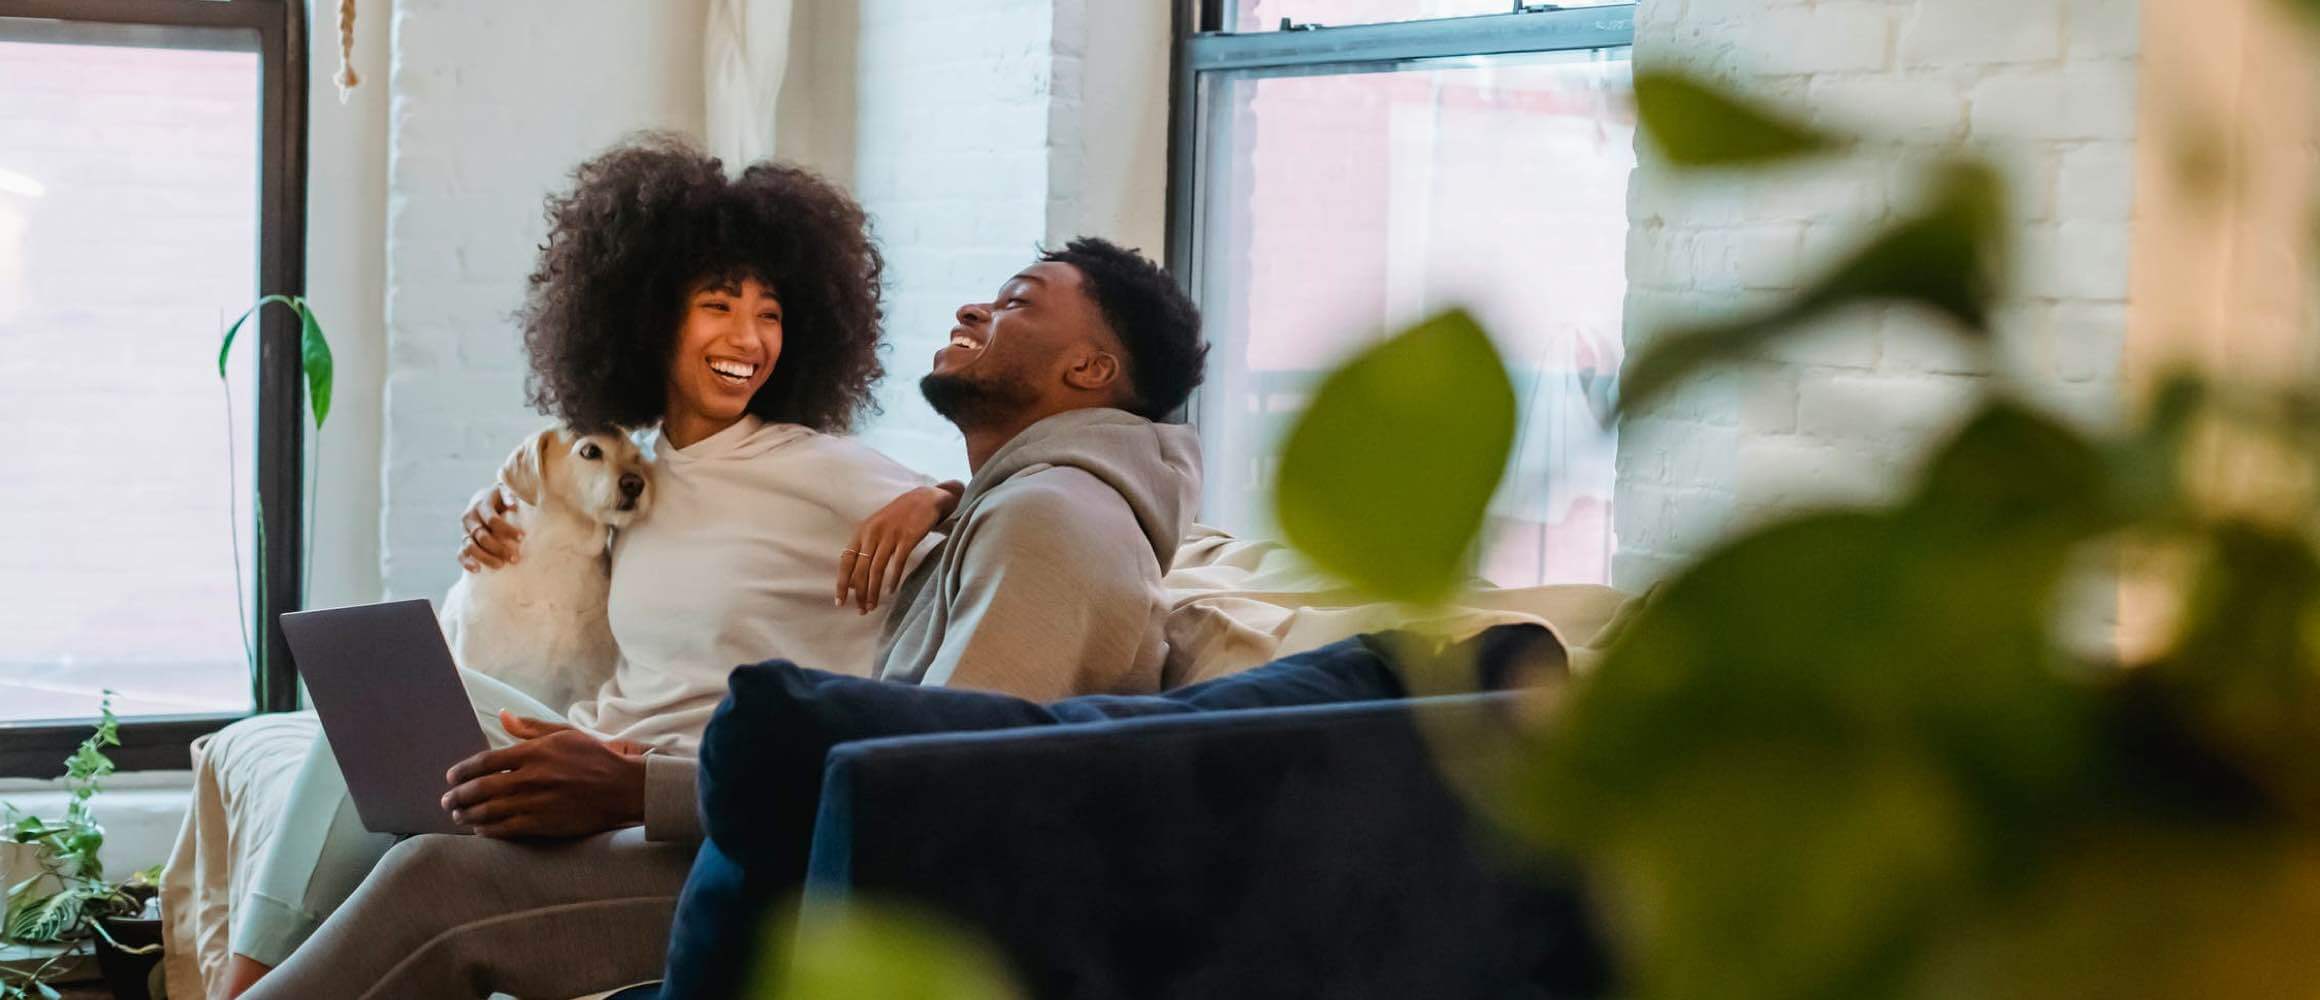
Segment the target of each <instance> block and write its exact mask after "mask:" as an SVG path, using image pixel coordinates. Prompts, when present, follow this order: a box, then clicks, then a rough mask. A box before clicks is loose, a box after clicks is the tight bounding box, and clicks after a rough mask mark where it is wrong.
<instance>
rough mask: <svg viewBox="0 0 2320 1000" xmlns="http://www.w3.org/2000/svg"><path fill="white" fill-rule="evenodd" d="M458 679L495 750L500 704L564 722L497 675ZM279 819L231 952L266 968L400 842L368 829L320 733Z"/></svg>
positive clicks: (237, 919)
mask: <svg viewBox="0 0 2320 1000" xmlns="http://www.w3.org/2000/svg"><path fill="white" fill-rule="evenodd" d="M459 679H460V681H461V682H462V683H464V684H466V686H467V698H468V701H469V702H470V703H471V704H473V705H474V706H475V718H476V721H477V722H478V723H480V724H481V725H482V726H483V736H484V740H485V742H487V743H489V744H491V746H493V747H495V748H497V747H505V746H512V745H514V744H515V743H516V739H515V737H512V736H509V735H508V733H507V729H506V728H505V727H503V726H501V725H500V721H499V713H500V710H501V709H506V710H508V711H510V712H513V713H515V714H516V715H519V716H524V717H527V718H533V719H544V720H547V721H550V722H562V721H564V713H562V712H560V711H557V710H555V709H551V708H549V707H548V706H546V705H543V704H541V703H540V702H539V701H537V700H536V699H534V698H532V697H531V696H530V695H527V694H525V693H523V692H521V691H518V690H516V689H515V688H512V687H509V686H508V685H507V684H505V683H502V682H500V681H498V680H495V679H493V678H490V677H487V676H484V675H483V674H479V673H475V672H473V671H470V670H461V671H460V672H459ZM444 791H450V787H449V786H448V785H447V786H445V788H444ZM279 822H280V824H281V828H280V830H279V831H277V832H276V833H275V835H274V842H273V844H272V845H271V846H270V847H269V848H268V849H267V851H266V858H265V861H264V862H263V863H261V864H260V865H259V866H258V872H257V877H256V878H255V879H253V880H252V881H251V883H250V895H249V898H247V899H244V900H241V903H240V907H239V909H238V911H237V912H236V914H235V916H234V931H233V950H234V953H235V954H237V955H247V956H249V957H251V958H254V959H257V960H258V961H260V962H264V963H265V964H267V965H269V966H277V965H281V964H282V963H283V962H284V961H285V960H287V959H288V958H289V957H290V953H291V952H293V951H296V950H297V948H298V946H299V945H300V944H301V943H303V942H304V941H305V940H306V939H307V937H309V936H310V935H312V934H313V933H314V929H315V928H316V927H319V926H321V925H322V922H323V921H324V920H325V919H328V918H329V916H330V914H331V912H332V911H334V910H336V909H338V906H339V904H341V903H344V902H346V899H347V897H349V896H352V895H354V891H355V890H356V889H357V888H360V887H361V886H362V883H363V879H364V878H365V877H366V876H368V875H369V874H370V872H371V869H372V868H375V867H377V866H378V863H379V859H380V858H382V857H385V856H386V853H387V850H388V849H389V848H392V847H394V846H395V841H396V840H397V838H396V837H395V836H394V835H392V834H384V833H372V832H370V831H369V830H366V829H363V825H362V820H361V819H360V818H359V817H357V816H356V815H355V811H354V799H352V798H351V797H349V796H348V795H347V791H346V776H345V775H343V774H341V773H339V770H338V758H336V757H334V756H332V755H331V751H330V738H329V737H328V736H327V735H322V736H317V737H316V738H315V740H314V748H313V749H311V750H308V751H307V753H306V763H305V764H304V765H303V766H301V767H300V768H299V770H298V783H297V784H296V785H295V786H294V787H292V788H291V790H290V799H289V801H288V802H287V803H286V804H285V805H284V807H283V815H282V817H281V818H280V820H279Z"/></svg>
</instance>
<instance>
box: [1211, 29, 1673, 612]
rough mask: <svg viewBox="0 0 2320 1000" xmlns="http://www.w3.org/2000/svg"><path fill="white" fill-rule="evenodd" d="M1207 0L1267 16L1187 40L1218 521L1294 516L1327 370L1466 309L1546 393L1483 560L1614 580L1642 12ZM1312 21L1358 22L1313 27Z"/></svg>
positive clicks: (1234, 523) (1560, 577)
mask: <svg viewBox="0 0 2320 1000" xmlns="http://www.w3.org/2000/svg"><path fill="white" fill-rule="evenodd" d="M1202 7H1203V8H1204V9H1202V10H1200V11H1199V12H1197V13H1191V12H1188V14H1187V17H1189V18H1192V19H1194V23H1195V24H1202V23H1205V24H1211V25H1213V24H1221V23H1228V22H1229V23H1232V24H1234V25H1236V26H1244V27H1245V28H1247V29H1248V31H1250V32H1252V33H1239V34H1236V33H1232V32H1220V31H1211V30H1201V31H1195V32H1191V33H1188V34H1186V35H1185V36H1183V37H1182V38H1181V39H1180V45H1179V49H1180V51H1179V56H1178V80H1177V95H1176V105H1177V107H1176V131H1175V138H1174V142H1173V147H1174V149H1173V155H1174V163H1173V167H1172V170H1171V177H1170V203H1171V204H1170V214H1171V226H1170V234H1169V235H1170V239H1169V247H1170V263H1171V265H1172V266H1173V267H1174V269H1175V270H1176V273H1177V274H1179V275H1182V276H1183V277H1184V279H1185V280H1186V281H1187V283H1188V284H1189V285H1190V286H1191V289H1192V293H1193V296H1194V297H1195V298H1196V299H1197V300H1199V302H1200V304H1201V308H1202V312H1203V315H1204V317H1205V319H1206V322H1207V328H1208V335H1209V339H1210V341H1211V343H1212V345H1213V346H1212V347H1211V353H1210V361H1209V371H1208V381H1207V383H1206V384H1205V385H1204V386H1203V387H1202V388H1201V390H1200V391H1199V393H1198V394H1197V395H1196V396H1195V397H1194V400H1193V402H1192V404H1191V406H1190V407H1189V409H1190V411H1191V412H1190V417H1191V419H1192V420H1193V422H1194V423H1195V425H1196V426H1197V427H1198V429H1199V431H1200V435H1201V439H1202V443H1203V446H1204V451H1205V452H1206V456H1205V457H1206V460H1207V482H1206V486H1205V493H1204V496H1203V497H1202V518H1203V520H1205V521H1208V522H1210V523H1214V524H1217V525H1218V526H1219V527H1223V528H1226V529H1227V530H1231V531H1234V532H1236V533H1243V534H1259V535H1262V534H1269V533H1271V525H1270V523H1269V512H1268V503H1267V498H1268V496H1269V495H1270V489H1271V474H1272V461H1271V456H1272V455H1273V454H1274V452H1275V450H1276V449H1277V447H1278V444H1279V441H1280V438H1281V436H1282V435H1283V434H1284V433H1285V432H1286V431H1287V430H1288V427H1289V424H1290V422H1291V421H1292V420H1293V419H1294V417H1295V416H1296V414H1297V413H1298V411H1299V409H1300V408H1301V406H1302V404H1303V401H1304V399H1305V398H1306V396H1307V395H1308V394H1309V393H1310V391H1311V390H1312V388H1313V386H1314V384H1315V382H1316V381H1317V380H1318V379H1319V377H1320V376H1321V375H1322V374H1323V373H1324V372H1326V371H1328V370H1329V369H1330V368H1331V367H1332V366H1333V365H1334V364H1335V363H1336V362H1337V361H1338V360H1340V359H1341V358H1343V357H1344V356H1345V355H1346V354H1347V353H1349V352H1351V351H1353V350H1355V349H1358V348H1359V347H1361V346H1363V345H1364V344H1366V343H1369V342H1372V341H1374V340H1375V339H1376V338H1378V337H1381V336H1383V335H1385V334H1387V333H1389V332H1391V331H1392V330H1394V329H1396V328H1398V327H1399V326H1400V325H1402V324H1406V323H1408V322H1410V321H1413V320H1416V319H1419V318H1422V317H1424V316H1426V315H1428V314H1431V313H1433V312H1436V311H1439V310H1441V309H1444V308H1447V307H1450V306H1453V305H1463V306H1465V307H1467V308H1468V309H1470V310H1471V311H1473V312H1474V313H1475V314H1476V315H1477V316H1478V317H1479V318H1480V319H1481V320H1482V321H1483V322H1484V324H1485V325H1486V326H1487V327H1488V328H1489V329H1490V330H1491V331H1492V334H1493V336H1494V337H1495V338H1496V340H1497V342H1498V345H1499V348H1500V350H1501V352H1502V353H1503V355H1504V356H1505V358H1506V360H1507V362H1508V365H1509V367H1510V368H1511V369H1512V372H1513V375H1514V379H1515V386H1516V391H1517V395H1518V399H1519V400H1520V401H1521V404H1522V409H1521V423H1520V425H1519V428H1518V431H1517V437H1516V444H1515V455H1514V458H1513V461H1512V464H1511V465H1510V467H1509V469H1508V472H1507V480H1506V483H1505V485H1504V486H1503V487H1502V488H1501V490H1500V494H1499V496H1498V497H1497V498H1496V499H1495V500H1494V501H1493V504H1492V516H1491V520H1492V524H1491V535H1490V538H1491V545H1490V547H1489V548H1488V550H1486V551H1485V552H1483V553H1481V554H1480V560H1481V561H1480V565H1478V566H1477V567H1476V570H1477V572H1479V573H1480V574H1481V575H1483V576H1485V577H1486V578H1488V579H1490V580H1491V581H1492V582H1494V583H1497V584H1500V585H1504V586H1525V585H1531V584H1539V583H1562V582H1605V581H1607V580H1608V579H1609V575H1610V558H1611V551H1612V548H1613V545H1612V528H1611V496H1612V487H1613V482H1614V468H1613V451H1614V448H1615V446H1616V440H1615V438H1614V436H1613V432H1612V431H1611V430H1609V429H1607V428H1606V426H1605V421H1604V419H1603V417H1604V415H1605V414H1606V411H1607V407H1608V402H1609V399H1610V396H1611V389H1612V386H1613V383H1614V381H1615V380H1616V378H1617V375H1618V370H1619V362H1620V356H1621V349H1620V316H1621V302H1622V299H1623V297H1624V294H1625V290H1626V289H1625V285H1626V282H1625V272H1624V267H1625V259H1626V232H1627V222H1626V213H1627V196H1626V191H1627V182H1628V175H1629V174H1630V172H1631V171H1632V170H1633V168H1634V165H1635V157H1634V121H1633V111H1632V107H1631V103H1630V101H1629V98H1628V90H1629V63H1628V47H1629V45H1630V44H1631V43H1632V41H1633V37H1634V20H1633V10H1634V8H1633V7H1632V6H1629V5H1625V4H1621V5H1610V6H1596V7H1591V8H1590V7H1579V8H1578V9H1558V10H1539V11H1533V12H1526V13H1500V14H1496V15H1494V16H1457V15H1479V14H1481V13H1482V11H1483V10H1484V9H1491V8H1494V9H1496V10H1499V11H1505V10H1507V9H1508V7H1509V5H1508V4H1505V3H1496V4H1491V3H1482V2H1479V0H1366V2H1355V0H1327V2H1323V0H1239V2H1238V3H1233V4H1225V3H1218V2H1215V0H1211V2H1210V3H1208V4H1204V5H1202ZM1309 16H1310V17H1325V18H1326V17H1334V18H1335V19H1336V21H1334V22H1331V23H1343V24H1346V25H1350V26H1345V27H1315V28H1309V27H1303V26H1302V22H1301V21H1300V20H1299V19H1300V18H1303V17H1309ZM1282 18H1288V19H1290V21H1291V28H1290V30H1286V31H1283V30H1278V25H1279V24H1280V21H1281V19H1282ZM1414 18H1441V19H1438V20H1412V19H1414ZM1200 19H1205V21H1202V20H1200ZM1363 22H1398V23H1373V24H1363Z"/></svg>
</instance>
